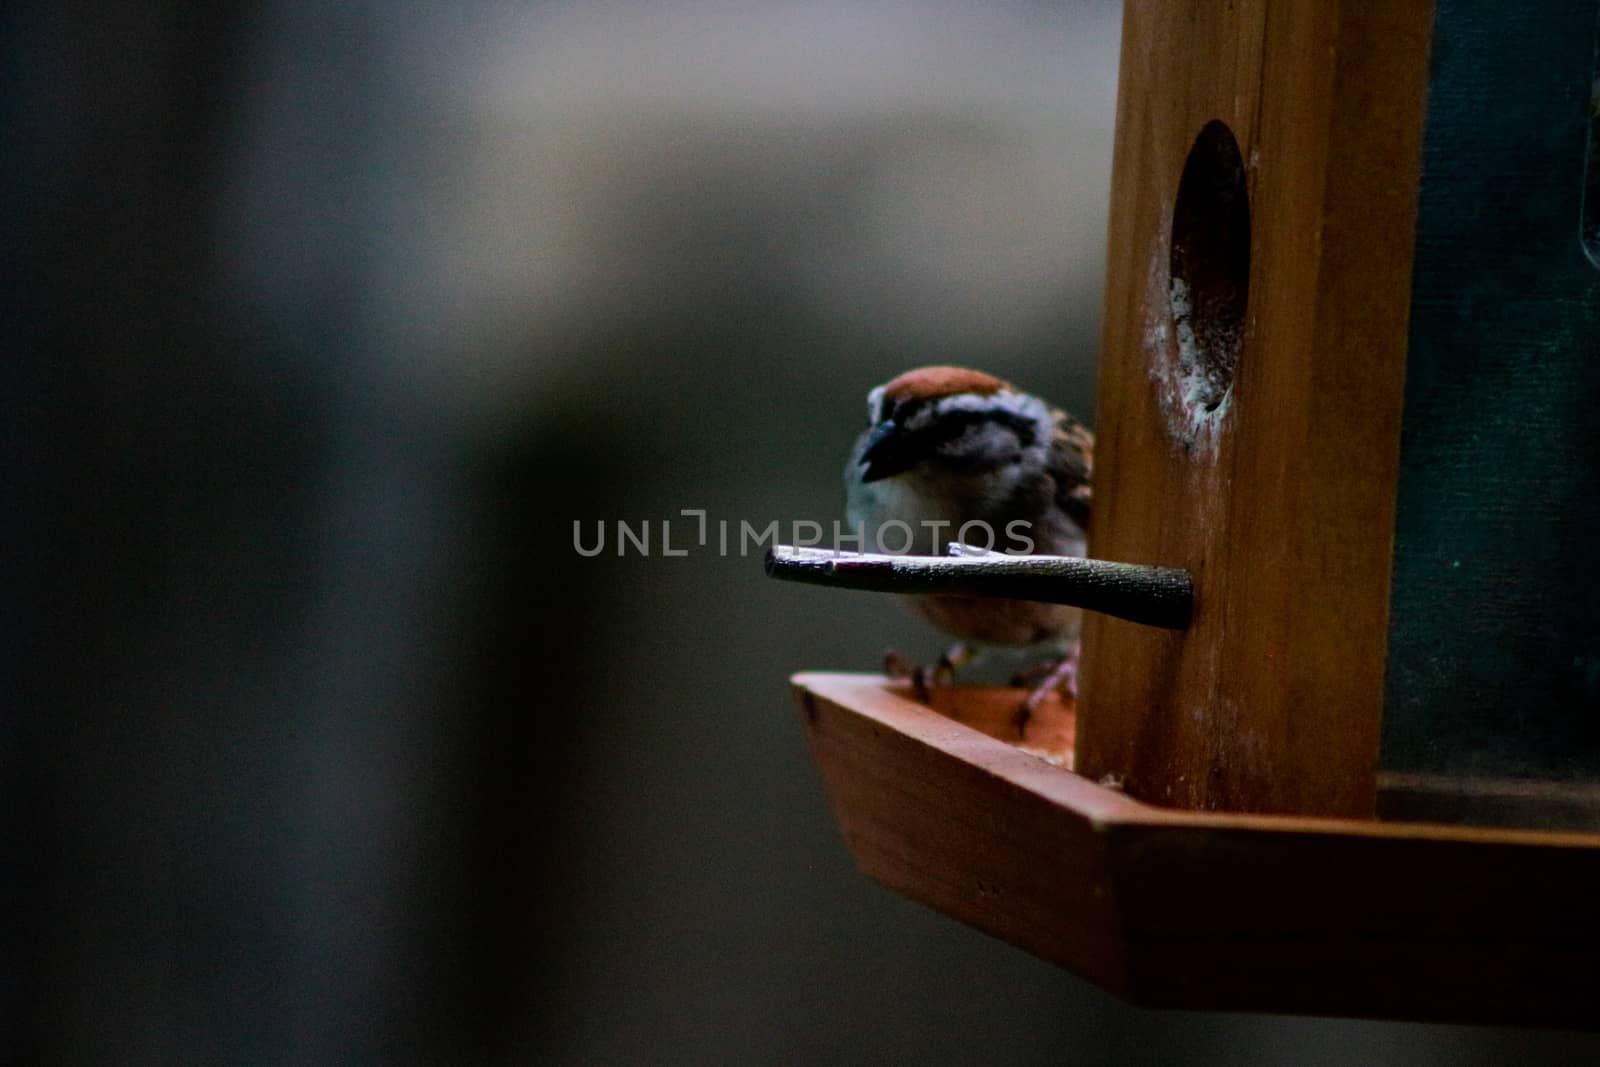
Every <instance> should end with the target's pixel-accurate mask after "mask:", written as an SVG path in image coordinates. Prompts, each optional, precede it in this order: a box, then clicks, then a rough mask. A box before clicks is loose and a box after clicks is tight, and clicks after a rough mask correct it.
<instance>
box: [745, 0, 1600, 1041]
mask: <svg viewBox="0 0 1600 1067" xmlns="http://www.w3.org/2000/svg"><path fill="white" fill-rule="evenodd" d="M1596 17H1597V5H1596V3H1595V2H1594V0H1542V2H1541V3H1539V4H1527V5H1525V4H1514V3H1509V2H1494V0H1439V2H1438V3H1437V4H1436V5H1429V4H1426V3H1422V2H1397V3H1388V2H1381V3H1380V2H1376V0H1375V2H1370V3H1345V4H1324V3H1317V2H1314V0H1240V2H1237V3H1227V4H1223V3H1196V2H1184V0H1129V2H1128V3H1127V4H1126V5H1125V15H1124V29H1123V44H1122V73H1121V86H1120V92H1119V103H1118V113H1117V138H1116V152H1115V162H1114V172H1113V196H1112V213H1111V223H1110V237H1109V249H1110V252H1109V257H1108V263H1107V271H1108V274H1107V296H1106V316H1105V333H1104V344H1103V351H1102V365H1101V374H1100V388H1099V400H1098V445H1097V456H1096V459H1097V465H1096V485H1095V504H1094V507H1095V514H1094V520H1093V528H1092V530H1091V531H1090V538H1091V540H1090V550H1089V555H1091V556H1093V557H1095V559H1097V560H1102V561H1116V562H1117V563H1119V564H1142V565H1147V566H1149V567H1151V568H1161V569H1162V571H1161V573H1163V574H1165V575H1167V578H1168V579H1169V580H1168V582H1167V584H1166V585H1165V586H1161V589H1156V586H1155V585H1152V586H1151V587H1150V588H1149V589H1144V590H1143V591H1142V592H1139V593H1138V596H1146V597H1147V598H1148V597H1155V599H1154V600H1149V602H1148V603H1145V602H1143V601H1141V602H1140V603H1141V604H1144V607H1139V608H1138V611H1135V612H1134V613H1132V614H1130V612H1129V611H1128V610H1122V609H1123V608H1126V607H1127V603H1126V602H1124V601H1123V600H1120V599H1117V597H1121V596H1122V594H1121V593H1118V594H1117V595H1116V597H1114V598H1113V599H1114V600H1116V604H1114V605H1113V613H1112V614H1095V615H1091V616H1089V621H1088V622H1087V623H1086V625H1085V631H1084V636H1083V666H1082V672H1081V693H1082V696H1081V700H1080V705H1081V706H1080V707H1077V708H1074V707H1072V706H1070V705H1067V704H1061V703H1057V704H1052V705H1048V706H1047V707H1046V708H1045V709H1044V710H1043V711H1042V712H1041V713H1040V714H1038V715H1036V716H1035V717H1034V719H1033V720H1032V721H1030V722H1029V724H1028V727H1027V733H1026V735H1025V736H1024V737H1023V738H1021V739H1020V740H1019V738H1018V737H1017V736H1016V731H1015V729H1014V728H1013V727H1012V725H1011V711H1012V709H1014V708H1015V706H1016V702H1017V700H1018V693H1017V692H1016V691H1014V690H1004V689H983V688H976V687H973V688H963V687H955V688H950V689H935V690H933V693H932V698H931V700H929V701H928V702H921V701H918V700H916V699H913V696H912V694H911V692H910V690H909V689H908V688H907V687H906V686H904V685H903V684H901V683H893V682H889V681H888V680H886V679H882V678H873V677H866V676H849V675H823V674H802V675H798V676H797V677H796V678H795V680H794V684H795V687H796V690H797V692H798V694H799V698H800V703H801V706H802V708H803V710H804V717H805V722H806V724H807V728H808V730H809V732H810V738H811V742H812V749H813V752H814V754H815V757H816V759H817V762H818V764H819V765H820V767H821V770H822V775H823V779H824V781H825V783H826V785H827V788H828V791H829V793H830V794H831V796H832V799H833V803H834V808H835V811H836V813H837V816H838V819H839V822H840V825H841V827H842V828H843V830H844V835H845V839H846V842H847V843H848V845H849V847H850V848H851V849H852V851H853V852H854V853H855V855H856V857H857V859H858V860H859V862H860V863H861V865H862V866H863V867H864V868H865V869H866V870H867V871H868V872H869V873H871V874H872V875H874V876H875V877H877V878H879V879H881V880H883V881H884V882H886V883H888V884H889V885H890V886H892V887H894V888H896V889H898V890H900V891H902V892H904V893H906V894H908V895H910V896H912V897H915V898H917V899H919V900H922V901H924V902H926V903H928V904H930V905H932V906H934V907H936V908H939V909H941V910H943V911H945V912H948V913H949V914H951V915H954V916H956V917H958V918H960V919H963V920H965V921H966V922H969V923H971V924H972V925H974V926H976V927H979V928H980V929H983V930H986V931H989V932H990V933H993V934H995V935H997V936H999V937H1001V938H1004V939H1006V940H1008V941H1010V942H1013V943H1014V944H1017V945H1019V946H1021V947H1023V948H1026V949H1028V950H1030V951H1033V952H1035V953H1038V954H1039V955H1041V956H1044V957H1046V958H1049V959H1052V960H1055V961H1057V962H1059V963H1062V964H1064V965H1065V966H1067V967H1070V968H1072V969H1073V970H1075V971H1077V972H1078V973H1080V974H1083V975H1085V976H1087V977H1089V978H1091V979H1094V980H1096V981H1098V982H1100V983H1102V984H1104V985H1106V986H1108V987H1109V988H1112V989H1114V990H1117V991H1119V992H1121V993H1122V994H1124V995H1126V996H1128V997H1130V998H1132V999H1134V1000H1136V1001H1138V1002H1141V1003H1148V1004H1155V1005H1166V1006H1173V1007H1188V1008H1226V1009H1233V1010H1269V1011H1286V1012H1297V1013H1315V1014H1339V1015H1367V1016H1382V1017H1397V1018H1415V1019H1434V1020H1460V1021H1481V1022H1519V1023H1551V1024H1560V1025H1564V1026H1580V1027H1597V1026H1600V269H1597V266H1596V263H1597V261H1600V192H1597V191H1596V189H1597V185H1600V173H1597V172H1600V163H1596V164H1595V166H1594V168H1593V169H1592V170H1591V169H1590V166H1589V165H1590V163H1591V160H1592V159H1593V158H1594V157H1595V156H1597V155H1600V149H1595V148H1592V147H1591V146H1592V145H1595V144H1597V143H1600V138H1596V137H1595V136H1594V131H1593V130H1592V129H1591V126H1592V125H1593V124H1594V122H1595V118H1594V116H1595V114H1596V108H1595V103H1594V98H1593V96H1592V86H1594V84H1595V79H1596V63H1595V60H1596V28H1597V23H1596ZM1586 192H1587V193H1588V194H1589V195H1588V196H1587V197H1586ZM797 566H798V564H797V563H795V562H794V561H792V560H788V559H783V558H780V559H779V560H777V561H775V564H774V567H775V569H776V570H778V571H780V572H783V573H782V574H781V575H780V576H792V572H793V570H794V569H795V567H797ZM956 566H958V567H959V566H966V564H964V563H959V562H958V563H957V564H956ZM879 573H880V578H873V577H872V576H870V575H866V576H864V572H862V571H860V570H859V569H858V570H857V571H856V572H855V573H854V575H852V574H851V573H850V572H849V570H848V568H844V569H839V570H838V572H837V573H836V574H826V575H820V576H819V575H818V574H817V573H815V569H814V568H813V572H812V573H811V575H810V577H809V580H818V581H825V582H832V583H834V584H854V585H857V586H865V587H873V583H874V582H880V583H881V573H883V572H881V571H880V572H879ZM952 573H953V572H952ZM1085 573H1087V572H1085ZM1096 573H1100V572H1096ZM1104 573H1106V574H1111V573H1112V572H1104ZM1117 573H1119V574H1120V573H1122V572H1117ZM1151 573H1152V574H1154V573H1155V572H1154V571H1152V572H1151ZM966 575H967V572H966V571H963V572H962V574H961V575H958V576H956V577H950V576H949V575H946V577H945V578H942V579H940V580H941V581H946V582H947V584H946V585H944V586H941V588H944V589H947V590H948V589H950V588H954V587H955V586H956V585H961V583H963V582H966V583H967V587H969V588H970V589H971V591H974V592H976V591H982V590H983V589H985V588H991V589H993V588H1000V587H999V586H993V587H986V586H984V585H983V581H982V580H980V579H978V578H972V579H971V580H970V581H969V579H968V577H967V576H966ZM1174 575H1181V576H1182V581H1183V582H1186V583H1188V584H1187V585H1186V586H1184V587H1183V588H1184V589H1186V590H1187V594H1186V595H1188V596H1189V597H1190V599H1189V600H1188V601H1187V602H1186V603H1185V609H1186V612H1187V614H1185V615H1184V616H1183V618H1182V619H1181V620H1179V621H1178V622H1177V623H1176V624H1174V617H1173V616H1172V615H1171V614H1170V607H1171V604H1172V603H1173V602H1172V601H1171V599H1170V597H1171V596H1172V595H1174V594H1173V590H1174V589H1176V588H1177V586H1174V585H1172V584H1171V582H1172V581H1173V580H1176V579H1174V578H1173V576H1174ZM919 580H921V579H919ZM1009 580H1010V581H1012V582H1015V581H1017V580H1019V579H1016V578H1012V579H1009ZM1021 580H1024V581H1025V580H1027V579H1026V578H1024V579H1021ZM1050 580H1052V581H1054V580H1060V576H1059V573H1058V574H1057V577H1056V578H1053V579H1050ZM1118 580H1119V581H1120V580H1121V579H1118ZM950 582H954V583H955V585H951V584H948V583H950ZM974 582H975V583H976V584H972V583H974ZM1134 584H1138V583H1137V582H1135V583H1134ZM1156 585H1160V583H1156ZM878 587H880V588H892V587H896V586H895V584H894V583H893V582H889V583H888V584H887V585H882V584H880V585H879V586H878ZM1004 588H1005V589H1006V590H1007V591H1008V592H1009V593H1010V595H1016V592H1017V589H1018V586H1016V585H1015V584H1011V585H1006V586H1004ZM1037 588H1043V587H1037ZM1152 590H1155V591H1154V592H1152ZM1163 590H1164V591H1163ZM1130 595H1132V594H1130ZM1161 597H1167V598H1168V599H1167V600H1164V601H1161V603H1162V604H1165V605H1166V607H1165V608H1162V609H1161V610H1168V611H1169V614H1167V615H1164V616H1162V617H1161V619H1151V618H1146V617H1144V616H1143V615H1141V614H1139V612H1141V611H1144V610H1145V609H1146V608H1148V607H1149V605H1150V604H1155V603H1156V601H1158V600H1161ZM1030 598H1033V599H1045V598H1047V594H1046V593H1044V592H1035V593H1032V594H1030ZM1135 599H1137V596H1136V597H1135ZM1089 606H1091V607H1099V608H1104V607H1105V605H1104V604H1098V605H1089ZM1136 607H1137V605H1136ZM1151 610H1155V609H1153V608H1152V609H1151ZM1135 620H1137V621H1135ZM1152 621H1156V622H1158V623H1160V624H1159V625H1154V626H1153V625H1148V623H1149V622H1152ZM1184 622H1186V623H1187V625H1183V623H1184Z"/></svg>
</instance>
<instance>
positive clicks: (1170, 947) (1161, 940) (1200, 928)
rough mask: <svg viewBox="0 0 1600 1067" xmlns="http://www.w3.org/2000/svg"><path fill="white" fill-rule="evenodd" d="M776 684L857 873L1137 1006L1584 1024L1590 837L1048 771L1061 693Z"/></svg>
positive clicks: (1598, 847) (1596, 861) (1597, 872)
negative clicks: (1231, 806) (1362, 814)
mask: <svg viewBox="0 0 1600 1067" xmlns="http://www.w3.org/2000/svg"><path fill="white" fill-rule="evenodd" d="M793 683H794V688H795V692H796V695H797V696H798V698H799V702H800V706H801V709H802V712H803V715H804V719H805V723H806V727H807V730H808V731H809V735H810V742H811V746H812V750H813V753H814V755H815V758H816V761H817V764H818V766H819V768H820V769H821V771H822V776H823V780H824V782H825V784H826V786H827V790H828V792H829V794H830V796H831V798H832V801H833V807H834V811H835V814H836V815H837V818H838V821H839V825H840V829H841V830H842V831H843V834H844V838H845V841H846V843H847V844H848V846H849V848H850V850H851V852H852V853H854V855H855V857H856V860H857V862H858V863H859V864H860V865H861V867H862V868H863V869H864V870H865V871H866V872H867V873H868V874H870V875H872V876H873V877H874V878H876V879H878V880H879V881H881V882H883V883H885V884H887V885H888V886H890V887H891V888H894V889H896V890H898V891H900V892H902V893H905V894H907V895H908V896H911V897H913V898H915V899H917V900H919V901H922V902H923V903H925V904H928V905H931V906H932V907H935V908H937V909H939V910H940V911H943V912H946V913H948V914H950V915H953V916H955V917H956V918H959V919H961V920H963V921H964V922H967V923H969V924H970V925H972V926H975V927H977V928H978V929H980V930H984V931H986V932H988V933H990V934H993V935H994V936H996V937H999V938H1002V939H1004V940H1006V941H1008V942H1011V943H1012V944H1014V945H1017V946H1019V947H1021V948H1024V949H1026V950H1028V951H1030V952H1033V953H1036V954H1038V955H1040V956H1043V957H1045V958H1046V959H1050V960H1052V961H1054V962H1056V963H1059V964H1061V965H1063V966H1065V967H1067V968H1069V969H1070V970H1072V971H1075V972H1076V973H1078V974H1080V975H1083V976H1084V977H1086V978H1089V979H1092V980H1093V981H1095V982H1097V983H1099V984H1100V985H1103V986H1105V987H1106V988H1108V989H1110V990H1112V991H1114V992H1116V993H1119V994H1121V995H1122V996H1124V997H1126V998H1128V999H1129V1000H1132V1001H1134V1002H1136V1003H1139V1004H1145V1005H1151V1006H1162V1007H1176V1008H1212V1009H1228V1010H1249V1011H1274V1012H1291V1013H1306V1014H1321V1015H1351V1016H1369V1017H1390V1018H1406V1019H1428V1020H1440V1021H1445V1020H1448V1021H1457V1022H1479V1023H1521V1024H1546V1025H1558V1026H1565V1027H1581V1028H1589V1029H1594V1028H1600V965H1597V961H1600V834H1590V833H1576V832H1552V831H1534V830H1516V829H1491V828H1479V827H1463V826H1447V825H1439V824H1425V823H1402V822H1379V821H1375V820H1361V819H1348V820H1347V819H1329V818H1305V817H1299V816H1267V815H1239V814H1224V813H1214V812H1188V811H1177V810H1169V809H1164V808H1158V807H1155V806H1152V805H1149V804H1145V803H1141V802H1139V801H1136V800H1133V799H1131V798H1129V797H1127V796H1125V795H1123V794H1122V793H1120V792H1118V791H1117V790H1116V789H1114V788H1108V787H1107V786H1104V785H1100V784H1097V783H1095V782H1092V781H1089V780H1087V779H1085V778H1083V777H1080V776H1079V775H1077V774H1075V773H1073V772H1072V771H1071V770H1068V769H1066V768H1065V767H1063V766H1060V765H1058V763H1060V762H1067V763H1070V760H1071V749H1072V743H1073V715H1074V712H1073V709H1072V708H1070V707H1061V706H1055V707H1051V708H1048V709H1047V710H1046V711H1045V713H1044V714H1042V715H1041V716H1039V717H1038V718H1036V719H1035V720H1034V722H1032V723H1030V725H1029V727H1028V732H1027V736H1026V737H1024V738H1016V737H1014V736H1013V735H1014V729H1013V727H1012V725H1011V712H1012V711H1013V710H1014V708H1015V706H1016V702H1017V701H1018V700H1019V699H1020V694H1019V693H1018V692H1017V691H1015V690H1003V689H975V688H973V689H961V688H958V689H952V690H945V691H935V698H934V701H933V703H934V704H935V706H934V707H930V706H925V705H923V704H920V703H918V702H916V701H915V700H913V699H911V698H910V694H909V692H908V691H907V689H906V688H905V687H904V686H903V685H901V684H900V683H892V682H888V681H886V680H885V679H882V678H878V677H875V676H866V675H847V674H801V675H797V676H796V677H795V678H794V680H793ZM941 708H942V711H941V710H939V709H941ZM956 716H959V717H960V718H961V719H963V720H964V721H958V719H957V717H956ZM1020 745H1027V746H1030V747H1032V748H1033V749H1034V750H1035V751H1036V752H1037V753H1039V754H1032V753H1030V752H1028V751H1024V750H1023V748H1022V747H1019V746H1020ZM1043 757H1049V759H1047V758H1043ZM1051 759H1053V760H1056V761H1057V762H1055V763H1053V762H1051V761H1050V760H1051Z"/></svg>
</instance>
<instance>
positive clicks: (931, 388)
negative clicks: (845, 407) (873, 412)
mask: <svg viewBox="0 0 1600 1067" xmlns="http://www.w3.org/2000/svg"><path fill="white" fill-rule="evenodd" d="M1006 389H1011V390H1012V391H1013V392H1014V391H1015V390H1014V389H1013V388H1012V385H1011V383H1010V382H1005V381H1002V380H1000V379H999V378H996V377H995V376H994V375H992V374H985V373H983V372H982V371H978V370H968V369H967V368H966V367H918V368H917V369H915V370H908V371H906V372H905V373H904V374H902V375H900V376H899V377H897V378H893V379H891V380H890V381H888V382H885V383H884V386H883V394H884V396H886V397H888V398H889V399H891V400H909V399H912V398H915V399H918V400H937V399H939V398H940V397H945V396H955V395H957V394H959V393H976V394H978V395H979V396H991V395H993V394H995V393H998V392H1000V391H1002V390H1006Z"/></svg>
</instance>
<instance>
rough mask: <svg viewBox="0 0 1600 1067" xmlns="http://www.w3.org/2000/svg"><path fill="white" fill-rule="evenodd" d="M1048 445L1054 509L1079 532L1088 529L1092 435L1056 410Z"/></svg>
mask: <svg viewBox="0 0 1600 1067" xmlns="http://www.w3.org/2000/svg"><path fill="white" fill-rule="evenodd" d="M1050 414H1051V415H1052V416H1054V417H1055V420H1056V432H1055V437H1054V439H1053V440H1052V441H1051V443H1050V472H1051V476H1052V477H1054V478H1055V482H1056V506H1058V507H1059V508H1061V510H1062V511H1065V512H1066V513H1067V514H1068V515H1070V516H1071V517H1072V521H1073V522H1076V523H1077V524H1078V525H1079V526H1081V527H1082V528H1083V529H1085V530H1087V529H1088V528H1089V514H1090V507H1089V505H1090V502H1091V500H1092V498H1093V492H1094V431H1092V430H1090V429H1089V428H1088V427H1087V426H1085V425H1084V424H1083V423H1081V422H1079V421H1078V420H1077V419H1075V418H1073V417H1072V416H1071V415H1068V414H1067V413H1066V412H1065V411H1062V410H1060V409H1059V408H1057V409H1053V410H1052V411H1051V412H1050Z"/></svg>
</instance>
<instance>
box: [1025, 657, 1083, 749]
mask: <svg viewBox="0 0 1600 1067" xmlns="http://www.w3.org/2000/svg"><path fill="white" fill-rule="evenodd" d="M1078 649H1079V646H1078V645H1076V644H1074V645H1073V646H1072V651H1070V652H1068V653H1067V654H1066V655H1065V656H1063V657H1061V659H1060V660H1056V661H1050V660H1047V661H1045V662H1044V663H1041V664H1039V665H1037V666H1035V667H1032V668H1029V669H1028V670H1026V671H1023V672H1021V673H1020V674H1018V675H1017V677H1016V678H1014V679H1012V680H1013V682H1014V683H1016V684H1019V685H1021V684H1027V683H1026V681H1025V680H1024V679H1031V678H1037V677H1038V676H1039V675H1040V674H1041V673H1042V674H1043V675H1044V680H1043V681H1041V682H1039V683H1038V684H1037V685H1035V686H1034V687H1033V689H1032V690H1031V691H1029V693H1028V695H1027V697H1026V698H1025V699H1024V700H1023V701H1022V703H1021V704H1020V705H1019V706H1018V707H1017V710H1016V713H1015V714H1014V715H1012V716H1011V722H1012V724H1013V725H1014V726H1015V727H1016V728H1017V736H1018V737H1024V736H1026V734H1027V731H1028V721H1029V720H1030V719H1032V718H1033V716H1034V713H1035V712H1037V711H1038V710H1039V708H1040V706H1041V705H1043V704H1044V702H1045V700H1046V699H1048V698H1049V696H1050V694H1051V693H1060V694H1061V695H1062V696H1063V697H1065V698H1066V699H1068V700H1073V701H1076V700H1077V699H1078Z"/></svg>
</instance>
